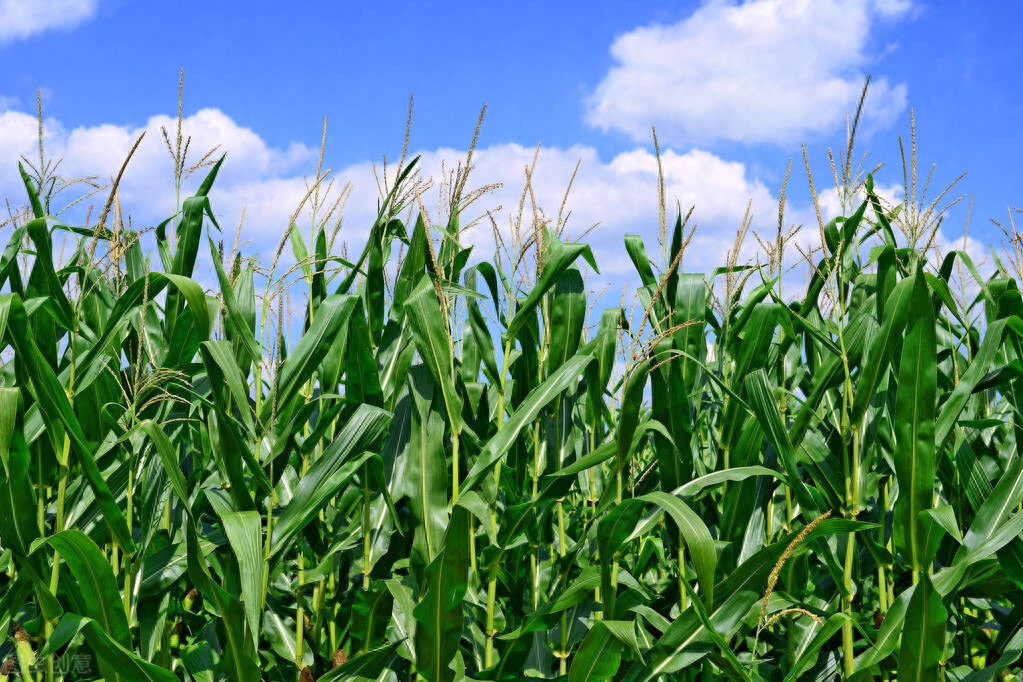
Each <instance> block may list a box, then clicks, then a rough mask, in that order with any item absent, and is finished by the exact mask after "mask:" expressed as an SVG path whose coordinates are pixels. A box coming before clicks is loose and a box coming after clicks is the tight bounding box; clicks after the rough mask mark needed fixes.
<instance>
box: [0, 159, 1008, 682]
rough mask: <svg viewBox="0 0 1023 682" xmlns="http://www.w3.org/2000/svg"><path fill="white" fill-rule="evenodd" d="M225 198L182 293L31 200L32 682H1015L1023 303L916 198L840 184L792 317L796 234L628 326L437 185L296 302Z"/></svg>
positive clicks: (7, 664) (517, 235) (14, 612)
mask: <svg viewBox="0 0 1023 682" xmlns="http://www.w3.org/2000/svg"><path fill="white" fill-rule="evenodd" d="M850 147H851V143H850ZM850 152H851V148H850ZM223 162H224V159H223V158H221V159H220V160H219V161H217V162H216V163H215V164H213V165H212V166H207V167H206V170H204V172H206V173H208V174H207V175H206V177H205V179H204V180H203V181H202V182H201V184H200V185H199V187H198V190H197V191H196V192H195V194H194V195H193V196H190V197H188V198H185V199H184V200H183V201H182V202H181V204H180V211H179V212H178V213H177V214H175V215H174V216H172V217H171V218H169V219H168V220H167V221H165V222H164V223H162V224H160V225H158V226H157V227H156V228H155V230H153V231H152V233H151V234H148V235H146V236H147V238H151V239H152V241H153V245H154V249H153V251H152V252H151V253H144V251H143V244H144V243H145V239H144V238H143V235H142V231H139V230H134V229H131V228H129V227H126V226H125V224H124V221H117V220H114V219H113V216H114V212H113V211H112V210H111V202H112V201H113V199H114V192H113V191H111V201H108V202H107V205H106V208H105V209H104V211H103V214H102V215H101V216H100V219H99V220H98V221H97V222H96V223H95V224H94V225H85V226H77V227H75V226H69V225H65V224H64V222H63V221H62V220H58V219H54V218H52V217H48V215H49V213H50V208H49V202H48V198H47V196H48V195H47V192H48V191H49V189H51V188H52V186H48V185H47V184H46V183H45V182H44V178H43V177H41V174H40V173H37V174H34V175H33V174H30V173H29V172H27V171H26V170H25V169H24V168H23V169H22V176H23V178H24V184H25V191H26V193H27V197H28V199H29V204H30V207H31V211H30V214H29V215H26V216H24V217H23V218H18V219H15V220H13V221H11V222H9V224H8V227H6V228H5V229H6V230H12V233H10V234H9V238H8V240H7V244H6V247H5V249H4V251H3V253H2V256H0V290H2V291H3V294H2V295H0V345H2V347H3V351H4V354H3V360H4V361H3V369H2V374H0V384H2V387H0V456H2V457H0V461H2V470H0V475H2V477H3V479H2V481H0V657H2V660H3V668H2V671H0V681H4V682H6V680H13V679H35V680H45V681H46V682H50V681H52V680H57V679H106V680H126V681H138V680H147V681H151V682H172V681H174V680H196V681H202V682H212V681H213V680H244V681H248V680H261V679H262V680H287V681H294V680H301V681H311V680H318V681H319V682H328V681H342V680H353V681H354V680H381V681H387V680H394V681H397V680H426V681H428V682H442V681H449V680H494V681H498V680H521V679H525V678H537V679H562V680H568V681H569V682H576V681H582V680H621V681H624V682H646V681H652V680H665V681H667V680H716V679H732V680H834V679H846V680H874V679H881V680H899V681H908V680H939V679H950V680H976V681H981V680H999V679H1014V678H1012V677H1011V675H1012V674H1013V673H1012V671H1013V670H1015V669H1018V668H1016V666H1017V664H1018V660H1019V658H1020V656H1021V653H1023V540H1021V533H1023V513H1020V508H1021V504H1023V460H1021V458H1020V457H1019V456H1018V454H1017V452H1016V450H1017V448H1016V444H1017V442H1018V441H1019V440H1020V439H1021V438H1023V431H1021V424H1017V423H1016V415H1017V414H1018V413H1019V412H1020V410H1021V409H1023V364H1021V363H1023V317H1021V315H1023V299H1021V296H1020V291H1019V288H1018V285H1017V281H1016V279H1015V275H1016V271H1015V270H1013V269H1012V268H1013V262H1014V261H1012V260H1011V259H1006V260H1005V262H1003V261H1002V260H999V261H997V263H996V266H997V267H996V269H995V272H994V274H993V275H991V276H988V277H985V276H982V275H981V274H980V272H979V271H978V270H977V268H976V267H974V263H973V262H972V261H971V260H970V258H969V256H968V255H967V254H966V253H965V252H964V251H957V250H951V251H949V252H948V253H945V254H942V255H941V258H938V259H935V258H934V257H933V253H934V250H933V248H932V246H933V244H932V243H931V241H932V240H933V231H931V232H929V231H928V226H929V225H930V226H931V227H934V226H933V224H932V223H933V222H934V221H931V223H928V219H929V218H933V216H930V215H928V211H927V210H926V209H927V207H921V206H919V205H917V204H916V203H914V202H915V194H916V192H915V187H914V191H913V192H908V193H907V200H906V201H905V202H904V203H903V204H901V205H898V206H891V205H888V204H886V203H885V202H884V201H883V200H882V199H881V198H880V197H879V196H878V195H877V193H876V192H875V189H874V184H873V177H872V176H869V175H868V176H866V177H864V178H862V180H863V182H851V183H849V184H847V185H846V187H847V188H850V191H848V192H847V193H846V194H844V195H843V196H844V198H845V200H846V204H847V206H848V210H847V211H845V213H846V214H845V215H841V216H838V217H834V218H831V219H829V220H828V221H826V222H825V221H824V220H821V225H820V233H821V242H822V247H821V249H820V250H818V251H816V252H813V253H808V254H806V255H807V258H808V260H809V263H808V272H809V273H810V276H809V278H808V282H807V286H806V287H805V291H803V292H802V293H801V294H800V295H799V296H797V297H795V298H785V297H783V296H782V292H781V280H782V278H783V277H784V275H785V273H784V269H783V267H782V264H781V263H782V261H781V255H780V252H781V249H782V248H783V247H784V243H785V237H786V235H785V234H783V231H782V230H781V225H782V218H781V215H779V233H778V240H777V242H776V243H774V246H771V243H768V244H766V246H768V247H770V248H768V252H767V254H766V255H767V256H768V258H767V262H766V263H760V264H756V263H753V264H747V263H741V262H738V261H737V260H736V258H735V257H734V254H733V257H731V258H730V259H729V262H728V263H724V264H722V267H721V268H719V269H718V270H716V271H714V272H711V273H703V272H685V271H682V270H681V269H680V268H679V263H680V261H681V256H682V254H683V252H684V249H685V246H686V244H687V241H688V240H687V235H688V234H690V233H689V232H688V228H687V224H688V223H687V216H684V215H683V214H682V212H679V213H678V215H677V217H676V219H675V220H674V221H672V222H665V221H663V218H662V223H663V224H662V232H663V240H662V242H663V243H662V244H661V248H660V249H659V251H658V252H649V251H648V248H651V249H652V245H648V244H645V243H644V241H643V239H641V238H640V237H639V236H635V235H629V236H627V237H626V238H625V243H624V247H625V251H626V252H627V254H628V256H629V257H630V258H631V261H632V263H633V265H634V267H635V272H636V276H637V277H638V280H639V281H640V282H641V285H640V287H639V289H638V293H637V304H636V306H635V310H634V311H633V312H630V311H629V310H626V309H625V307H624V306H623V307H610V308H607V309H599V308H597V307H595V300H596V299H595V296H594V295H593V294H591V293H589V292H588V290H587V285H586V281H585V279H584V274H585V273H586V272H588V271H598V270H599V264H598V263H597V262H595V260H594V257H593V254H592V252H591V250H590V248H589V247H588V246H586V245H585V244H583V243H579V242H573V241H570V240H568V239H567V238H566V237H565V235H564V234H563V232H562V231H561V230H560V229H559V227H560V226H559V225H554V226H552V225H551V224H549V223H548V224H535V225H520V226H519V228H520V229H517V230H515V231H514V235H513V237H514V238H513V239H510V241H509V242H508V243H506V244H503V245H501V248H499V250H498V254H497V255H496V256H495V257H494V258H491V259H482V260H480V259H477V258H474V256H473V253H472V250H473V249H472V247H471V246H469V245H466V244H465V243H463V241H462V239H461V237H462V235H463V229H462V225H461V216H462V215H463V212H464V210H465V205H466V203H467V202H466V201H465V199H466V197H467V196H468V192H467V191H466V190H465V175H464V174H461V175H459V176H458V177H457V178H456V181H455V182H454V183H452V188H451V194H450V211H449V214H448V215H447V217H446V218H445V219H443V220H438V221H433V220H430V219H429V218H428V217H427V214H426V213H425V211H423V210H418V211H414V210H412V209H413V208H415V206H414V205H415V204H416V203H417V197H418V190H417V187H416V184H415V178H416V170H417V168H416V164H417V159H411V160H410V161H408V162H407V163H406V162H405V161H404V159H403V161H402V163H401V164H399V170H400V172H399V173H397V174H396V175H395V181H394V182H393V183H392V186H391V187H390V188H389V189H387V192H386V196H385V197H384V199H383V200H382V201H381V202H380V208H379V215H378V217H377V219H376V221H375V222H374V223H373V225H372V227H371V229H370V231H369V236H368V239H367V240H366V242H365V246H364V248H363V249H362V250H361V252H358V256H357V258H352V257H350V256H348V255H347V253H342V252H341V250H340V248H339V245H338V243H337V242H336V240H335V237H336V231H332V230H331V229H330V225H329V224H328V221H326V220H319V221H317V220H315V219H314V221H313V224H312V225H311V228H310V229H309V230H308V231H305V230H304V228H303V229H299V227H298V225H297V224H292V225H290V226H289V227H288V229H287V230H286V233H285V235H284V238H283V239H282V241H281V244H280V249H278V255H280V253H281V250H282V249H286V248H288V247H290V249H291V252H292V254H291V255H292V257H293V259H294V261H295V262H296V263H297V265H296V266H295V269H293V270H292V271H290V272H288V273H284V272H281V273H279V274H278V273H277V271H275V266H276V265H277V262H276V259H275V261H274V263H273V264H272V265H271V267H270V268H269V269H268V268H267V267H266V264H264V263H259V262H257V261H256V260H253V259H249V258H245V257H243V256H242V255H240V254H239V253H237V252H229V253H228V254H227V255H226V256H225V254H224V250H223V245H222V244H223V242H222V239H221V237H222V233H221V228H220V226H219V225H218V224H217V221H216V219H215V217H214V216H215V214H214V212H213V209H212V205H213V204H215V202H216V191H215V189H214V186H215V178H216V176H217V174H218V171H219V169H220V167H221V163H223ZM226 163H230V160H228V161H227V162H226ZM468 165H469V164H468V162H467V164H466V167H465V168H463V169H462V170H464V171H465V172H466V173H467V172H468ZM839 166H842V164H839ZM36 170H42V169H36ZM181 170H182V167H178V171H179V174H180V171H181ZM840 170H841V169H840ZM849 170H850V169H849V164H848V163H847V162H846V163H845V165H844V171H845V175H844V179H845V180H847V181H848V180H850V179H851V178H852V176H851V174H850V172H849ZM913 177H914V180H913V183H914V185H915V168H914V172H913ZM839 179H840V180H841V179H842V178H839ZM811 181H812V180H811ZM179 189H180V184H179ZM852 190H856V191H852ZM782 196H784V191H783V193H782ZM783 202H784V199H783ZM662 206H663V197H662ZM419 207H420V209H421V204H419ZM115 209H116V206H115ZM406 215H407V217H406V218H405V219H404V220H403V216H406ZM906 226H908V229H899V228H900V227H903V228H905V227H906ZM669 228H670V229H669ZM934 229H936V227H934ZM304 231H305V234H303V232H304ZM1013 234H1014V232H1013ZM58 242H65V243H70V244H71V245H72V247H71V248H69V249H67V250H66V251H64V252H63V253H60V254H58V253H57V250H56V247H55V244H57V243H58ZM775 248H776V251H772V250H771V249H775ZM200 252H204V257H205V252H208V256H209V259H210V261H211V262H212V270H213V272H212V273H211V275H210V276H211V277H213V276H215V282H216V286H215V287H214V288H213V289H212V290H211V289H210V288H204V287H203V286H202V285H201V284H200V283H199V281H198V279H197V278H198V275H197V271H196V264H197V261H198V260H199V254H200ZM651 253H652V255H651ZM502 254H503V255H502ZM281 270H283V266H282V268H281ZM289 278H290V279H289ZM263 285H265V286H263ZM299 289H300V290H301V296H302V297H303V298H304V301H305V303H304V305H303V306H302V308H301V310H300V312H299V313H298V314H297V315H298V319H296V320H295V324H294V325H292V326H289V321H288V318H289V315H287V314H285V300H286V298H287V297H288V295H290V294H293V293H294V292H295V291H297V290H299ZM786 293H789V292H788V291H786ZM288 308H289V310H290V309H291V305H290V304H289V306H288ZM292 328H295V329H298V330H299V331H298V334H297V336H298V338H297V340H296V339H290V336H291V331H292ZM1021 423H1023V422H1021Z"/></svg>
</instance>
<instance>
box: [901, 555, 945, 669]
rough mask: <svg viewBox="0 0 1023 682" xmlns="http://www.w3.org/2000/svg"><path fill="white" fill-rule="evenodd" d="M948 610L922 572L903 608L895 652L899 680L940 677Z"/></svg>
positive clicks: (929, 580) (928, 578) (925, 574)
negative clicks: (899, 646)
mask: <svg viewBox="0 0 1023 682" xmlns="http://www.w3.org/2000/svg"><path fill="white" fill-rule="evenodd" d="M947 619H948V612H947V611H946V610H945V605H944V604H942V603H941V595H939V594H938V592H937V591H936V590H935V589H934V585H933V584H932V583H931V579H930V576H928V575H927V572H926V571H924V572H923V573H921V574H920V582H918V583H917V585H916V589H915V590H914V591H913V598H912V599H910V600H909V607H908V609H907V611H906V622H905V625H904V626H903V630H902V647H901V649H900V651H899V679H900V680H913V681H914V682H924V681H925V680H927V681H929V680H937V679H940V677H941V672H940V670H941V658H942V655H943V652H944V648H945V621H946V620H947Z"/></svg>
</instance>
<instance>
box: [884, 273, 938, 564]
mask: <svg viewBox="0 0 1023 682" xmlns="http://www.w3.org/2000/svg"><path fill="white" fill-rule="evenodd" d="M913 281H914V286H913V290H912V294H913V295H912V299H911V300H912V303H911V307H910V311H909V320H908V325H907V328H906V338H905V341H904V342H903V346H902V359H901V362H900V366H899V384H898V391H897V393H896V397H895V411H894V414H893V415H892V421H893V423H894V431H895V439H896V450H895V452H894V455H893V458H894V460H895V477H896V479H897V480H898V482H899V496H898V498H896V500H895V519H894V539H895V546H896V549H898V550H899V551H900V552H902V553H903V556H905V557H906V558H907V559H908V560H909V564H910V566H911V567H912V569H913V571H914V572H916V571H918V570H921V569H922V568H924V567H925V566H926V565H927V562H929V561H930V556H928V555H927V552H926V549H927V548H926V546H925V544H924V538H923V528H922V526H921V521H920V518H919V516H920V512H922V511H923V510H925V509H930V508H931V507H932V506H933V505H934V502H933V497H934V479H935V466H936V463H935V453H934V418H935V415H936V411H937V403H936V396H937V360H936V341H935V336H934V327H935V322H934V308H933V307H932V306H931V301H930V296H928V294H927V285H926V284H925V283H924V279H923V277H920V276H919V275H917V276H916V277H914V278H913ZM893 296H894V294H893Z"/></svg>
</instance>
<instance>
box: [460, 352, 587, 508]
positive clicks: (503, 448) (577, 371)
mask: <svg viewBox="0 0 1023 682" xmlns="http://www.w3.org/2000/svg"><path fill="white" fill-rule="evenodd" d="M592 360H593V357H592V356H590V355H576V356H575V357H573V358H572V359H571V360H569V361H568V362H566V363H565V364H563V365H562V366H561V367H559V368H558V369H557V370H556V371H555V372H554V373H553V374H551V375H550V376H549V377H547V380H546V381H544V382H543V383H542V384H540V385H539V386H537V387H536V388H534V389H533V390H532V391H530V393H529V395H528V396H527V397H526V399H525V400H523V401H522V403H520V404H519V406H518V407H517V408H516V410H515V412H513V413H512V415H511V416H510V417H509V418H508V421H507V422H505V424H504V426H503V427H502V428H501V430H500V431H498V432H497V433H496V434H494V435H493V436H492V437H491V438H490V440H489V441H487V444H486V445H485V446H484V447H483V450H482V451H481V452H480V454H479V457H478V458H477V460H476V462H475V463H474V464H473V465H472V468H471V469H470V470H469V473H468V474H467V475H466V477H465V480H463V481H462V486H461V487H462V489H464V490H472V489H474V488H476V487H477V486H478V485H479V484H480V480H481V479H482V478H483V476H485V475H486V474H487V472H488V471H489V470H490V467H492V466H494V464H495V463H496V462H497V460H499V459H501V457H503V456H504V455H505V454H506V453H507V452H508V449H509V448H510V447H511V446H512V443H514V442H515V439H516V438H518V436H519V434H520V433H521V432H522V430H523V429H524V428H525V427H527V426H528V425H529V424H530V423H532V422H533V420H535V419H536V417H537V415H538V414H539V413H540V410H542V409H543V408H545V407H546V406H547V405H548V404H549V403H550V402H551V401H552V400H554V398H556V397H557V396H558V395H560V394H561V393H562V392H564V391H565V390H566V389H567V388H568V387H569V386H572V385H573V384H575V383H576V382H577V381H578V380H579V377H580V376H581V374H582V372H583V371H584V370H585V369H586V366H587V365H588V364H589V363H590V362H591V361H592Z"/></svg>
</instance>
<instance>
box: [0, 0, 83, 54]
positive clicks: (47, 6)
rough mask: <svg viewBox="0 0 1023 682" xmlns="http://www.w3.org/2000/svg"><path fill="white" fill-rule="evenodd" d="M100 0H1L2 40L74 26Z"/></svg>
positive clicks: (9, 40)
mask: <svg viewBox="0 0 1023 682" xmlns="http://www.w3.org/2000/svg"><path fill="white" fill-rule="evenodd" d="M97 4H98V0H0V44H3V43H7V42H11V41H13V40H18V39H22V38H28V37H30V36H34V35H36V34H38V33H43V32H44V31H48V30H51V29H56V28H73V27H75V26H77V25H79V24H81V23H82V22H83V21H86V20H87V19H90V18H91V17H92V16H93V15H94V14H95V13H96V6H97Z"/></svg>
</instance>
